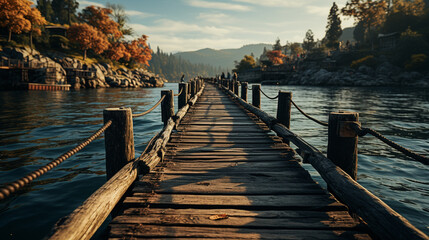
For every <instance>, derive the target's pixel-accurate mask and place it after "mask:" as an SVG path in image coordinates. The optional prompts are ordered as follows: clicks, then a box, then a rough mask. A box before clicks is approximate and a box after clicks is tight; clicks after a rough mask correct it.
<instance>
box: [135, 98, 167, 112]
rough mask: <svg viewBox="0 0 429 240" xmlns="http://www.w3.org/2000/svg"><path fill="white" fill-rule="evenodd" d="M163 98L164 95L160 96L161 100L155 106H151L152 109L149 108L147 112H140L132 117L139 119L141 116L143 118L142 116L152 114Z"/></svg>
mask: <svg viewBox="0 0 429 240" xmlns="http://www.w3.org/2000/svg"><path fill="white" fill-rule="evenodd" d="M164 98H165V95H164V96H162V97H161V99H159V101H158V102H157V103H155V105H153V107H151V108H150V109H149V110H147V111H145V112H142V113H136V114H133V117H141V116H144V115H146V114H148V113H150V112H152V111H153V110H154V109H155V108H156V107H158V105H159V104H161V103H162V101H163V100H164Z"/></svg>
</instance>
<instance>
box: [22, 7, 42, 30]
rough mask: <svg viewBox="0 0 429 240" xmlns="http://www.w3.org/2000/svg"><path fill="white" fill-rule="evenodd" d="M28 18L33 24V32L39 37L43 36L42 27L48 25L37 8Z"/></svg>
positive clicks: (32, 10) (33, 9)
mask: <svg viewBox="0 0 429 240" xmlns="http://www.w3.org/2000/svg"><path fill="white" fill-rule="evenodd" d="M26 18H27V19H28V20H29V21H30V22H31V31H32V32H34V33H36V34H37V35H40V34H41V30H40V27H41V26H43V25H45V24H46V23H47V21H46V19H45V18H44V17H43V16H42V14H41V13H40V11H39V10H38V9H37V8H34V7H33V8H31V10H30V12H29V13H28V15H27V16H26Z"/></svg>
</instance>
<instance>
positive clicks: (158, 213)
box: [109, 85, 370, 239]
mask: <svg viewBox="0 0 429 240" xmlns="http://www.w3.org/2000/svg"><path fill="white" fill-rule="evenodd" d="M261 112H262V111H261ZM267 119H268V120H271V121H273V118H266V119H265V120H267ZM176 126H177V124H176ZM165 147H166V149H165V156H164V159H163V160H162V161H160V162H159V163H157V165H156V166H153V165H152V166H153V168H152V171H151V172H150V173H149V174H147V175H145V176H143V177H141V178H140V179H139V180H138V181H137V182H136V183H135V184H134V186H133V188H132V189H131V190H130V191H129V193H128V195H127V196H126V197H125V198H124V200H123V204H122V205H121V208H122V214H121V215H119V216H117V217H115V218H114V219H113V220H112V222H111V223H110V225H109V229H110V231H109V238H111V239H121V238H122V239H123V238H126V239H128V238H136V239H137V238H155V239H156V238H159V239H161V238H196V239H198V238H201V239H206V238H220V239H260V238H268V239H270V238H271V239H306V238H308V239H370V235H368V231H367V229H366V228H365V225H364V224H361V223H359V222H358V221H356V220H354V219H353V218H351V217H350V215H349V214H348V212H347V207H346V206H345V205H344V204H342V203H340V202H338V201H337V200H336V199H335V198H334V197H333V196H332V195H331V194H330V193H328V192H327V191H326V190H324V189H322V188H321V187H320V186H319V185H318V184H317V183H316V182H315V181H314V180H313V179H312V178H311V177H310V175H309V174H308V172H307V171H306V170H305V169H304V168H302V167H301V165H300V164H299V162H298V159H297V158H295V152H294V151H293V150H292V149H291V148H290V147H289V146H288V145H287V144H284V143H283V142H282V141H281V138H279V137H277V136H275V135H274V134H273V133H272V131H271V130H270V129H269V127H268V126H267V125H266V124H265V123H264V121H263V120H259V119H258V118H257V117H256V115H255V114H253V113H251V112H250V111H248V110H246V109H244V108H243V107H241V106H239V105H237V104H235V103H234V102H232V101H231V99H230V98H229V97H228V96H227V95H225V94H224V93H222V92H221V91H220V90H218V89H216V88H214V87H213V86H211V85H207V86H206V88H205V89H204V94H202V95H201V96H200V97H199V99H198V102H194V103H193V104H190V108H189V110H188V111H187V113H186V115H185V116H184V117H183V118H182V119H181V121H180V124H178V126H177V131H176V132H173V133H172V134H171V137H170V138H169V142H168V144H166V145H165ZM218 214H226V215H227V217H226V218H224V219H222V220H217V221H215V220H212V219H210V217H211V216H213V215H218Z"/></svg>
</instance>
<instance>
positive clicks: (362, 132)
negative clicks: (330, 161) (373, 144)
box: [351, 123, 429, 165]
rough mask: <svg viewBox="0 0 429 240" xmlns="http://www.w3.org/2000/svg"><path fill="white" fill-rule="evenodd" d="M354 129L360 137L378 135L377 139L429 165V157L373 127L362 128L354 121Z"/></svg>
mask: <svg viewBox="0 0 429 240" xmlns="http://www.w3.org/2000/svg"><path fill="white" fill-rule="evenodd" d="M351 127H352V129H353V130H354V131H355V132H356V133H357V134H358V136H359V137H363V136H365V135H367V134H368V133H369V134H371V135H372V136H374V137H376V138H377V139H379V140H380V141H382V142H384V143H386V144H387V145H389V146H391V147H392V148H394V149H396V150H398V151H400V152H401V153H403V154H405V155H407V156H408V157H410V158H412V159H414V160H416V161H418V162H421V163H423V164H425V165H429V157H426V156H423V155H420V154H417V153H415V152H413V151H411V150H410V149H408V148H405V147H403V146H401V145H399V144H397V143H395V142H393V141H392V140H389V139H387V138H386V137H385V136H383V135H382V134H381V133H379V132H377V131H375V130H374V129H371V128H362V127H361V126H359V124H357V123H354V124H352V125H351Z"/></svg>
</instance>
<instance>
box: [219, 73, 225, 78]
mask: <svg viewBox="0 0 429 240" xmlns="http://www.w3.org/2000/svg"><path fill="white" fill-rule="evenodd" d="M220 78H221V79H222V80H223V79H225V73H224V72H222V75H220Z"/></svg>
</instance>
